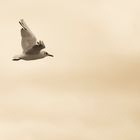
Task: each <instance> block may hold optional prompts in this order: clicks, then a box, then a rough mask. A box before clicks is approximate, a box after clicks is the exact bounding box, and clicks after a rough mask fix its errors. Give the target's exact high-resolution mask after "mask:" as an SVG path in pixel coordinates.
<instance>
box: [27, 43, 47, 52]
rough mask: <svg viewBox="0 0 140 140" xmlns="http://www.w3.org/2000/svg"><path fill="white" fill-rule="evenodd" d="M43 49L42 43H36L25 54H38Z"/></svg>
mask: <svg viewBox="0 0 140 140" xmlns="http://www.w3.org/2000/svg"><path fill="white" fill-rule="evenodd" d="M44 48H45V44H44V42H43V41H39V42H37V44H36V45H34V46H33V47H32V48H31V49H29V50H28V51H27V52H26V54H38V53H40V51H41V50H42V49H44Z"/></svg>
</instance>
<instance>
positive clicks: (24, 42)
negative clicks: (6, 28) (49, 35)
mask: <svg viewBox="0 0 140 140" xmlns="http://www.w3.org/2000/svg"><path fill="white" fill-rule="evenodd" d="M19 24H20V25H21V26H22V28H21V38H22V39H21V46H22V49H23V52H22V54H20V55H16V56H14V57H13V61H18V60H21V59H23V60H36V59H41V58H44V57H46V56H51V57H53V55H52V54H49V53H48V52H46V51H42V49H44V48H45V44H44V42H43V41H37V39H36V37H35V35H34V34H33V32H32V31H31V30H30V28H29V27H28V26H27V24H26V23H25V21H24V20H23V19H21V20H20V21H19Z"/></svg>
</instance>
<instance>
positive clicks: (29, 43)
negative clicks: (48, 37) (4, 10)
mask: <svg viewBox="0 0 140 140" xmlns="http://www.w3.org/2000/svg"><path fill="white" fill-rule="evenodd" d="M19 23H20V25H21V26H22V29H21V37H22V39H21V45H22V48H23V52H24V53H26V52H28V50H30V49H32V47H34V46H35V45H36V42H37V39H36V37H35V35H34V34H33V33H32V31H31V30H30V28H29V27H28V26H27V24H26V23H25V21H24V20H23V19H21V20H20V21H19Z"/></svg>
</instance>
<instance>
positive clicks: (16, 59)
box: [12, 56, 21, 61]
mask: <svg viewBox="0 0 140 140" xmlns="http://www.w3.org/2000/svg"><path fill="white" fill-rule="evenodd" d="M20 59H21V58H20V57H19V56H14V57H13V59H12V60H13V61H18V60H20Z"/></svg>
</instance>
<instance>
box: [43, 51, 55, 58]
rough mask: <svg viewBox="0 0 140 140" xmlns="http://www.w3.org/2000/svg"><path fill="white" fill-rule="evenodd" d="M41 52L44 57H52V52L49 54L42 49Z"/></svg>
mask: <svg viewBox="0 0 140 140" xmlns="http://www.w3.org/2000/svg"><path fill="white" fill-rule="evenodd" d="M42 53H43V55H44V56H45V57H46V56H50V57H54V56H53V55H52V54H49V53H48V52H46V51H43V52H42Z"/></svg>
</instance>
